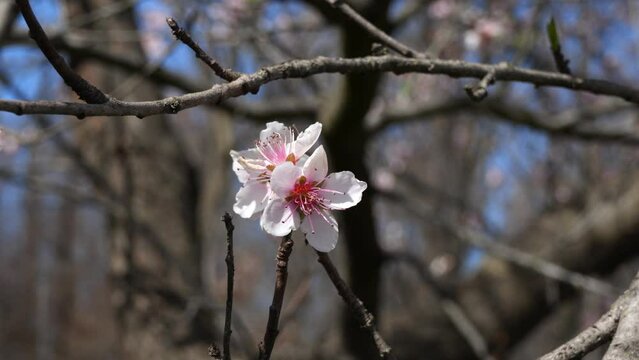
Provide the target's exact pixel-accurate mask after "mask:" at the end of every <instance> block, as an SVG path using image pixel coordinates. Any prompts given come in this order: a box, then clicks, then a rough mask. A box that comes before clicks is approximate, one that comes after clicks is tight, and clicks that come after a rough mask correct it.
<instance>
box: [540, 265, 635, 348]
mask: <svg viewBox="0 0 639 360" xmlns="http://www.w3.org/2000/svg"><path fill="white" fill-rule="evenodd" d="M638 290H639V274H637V275H636V276H635V279H634V280H633V282H632V283H631V284H630V287H629V288H628V290H626V291H625V293H624V294H623V295H621V296H620V297H619V298H618V299H617V301H615V303H614V304H612V306H611V307H610V310H609V311H608V312H606V313H605V314H603V315H602V316H601V318H599V320H597V321H596V322H595V323H594V324H593V325H592V326H590V327H589V328H588V329H586V330H584V331H582V332H581V333H580V334H579V335H577V336H575V337H574V338H572V339H571V340H569V341H567V342H565V343H564V344H562V345H561V346H560V347H558V348H557V349H555V350H553V351H552V352H550V353H548V354H546V355H544V356H542V357H541V358H539V360H576V359H581V358H582V357H584V356H585V355H587V354H588V353H590V352H591V351H593V350H595V349H596V348H598V347H599V346H601V345H603V344H605V343H606V342H608V341H610V339H612V337H613V335H614V333H615V331H616V329H617V326H618V325H619V319H620V318H621V316H622V313H623V312H624V310H625V309H627V306H628V304H629V303H634V304H635V306H636V304H637V299H638V298H639V297H638V295H639V294H638V293H637V291H638ZM635 311H636V309H635ZM634 317H635V318H634V319H633V320H634V321H635V322H636V321H637V319H639V316H637V314H635V315H634ZM626 318H628V317H626ZM619 326H620V325H619ZM636 334H637V333H636V332H635V334H634V336H636ZM610 348H611V349H612V345H611V347H610ZM609 352H610V350H609ZM624 359H625V358H624Z"/></svg>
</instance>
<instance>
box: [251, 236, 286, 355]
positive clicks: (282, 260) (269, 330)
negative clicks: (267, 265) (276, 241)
mask: <svg viewBox="0 0 639 360" xmlns="http://www.w3.org/2000/svg"><path fill="white" fill-rule="evenodd" d="M292 251H293V239H292V237H291V234H288V235H286V236H284V237H283V238H282V242H281V243H280V247H279V249H278V250H277V258H276V259H277V264H276V268H275V290H274V291H273V302H272V303H271V306H270V307H269V310H268V321H267V323H266V333H264V340H262V342H261V343H260V345H259V348H258V350H259V359H260V360H268V359H270V358H271V352H273V346H274V345H275V339H276V338H277V335H278V334H279V330H278V323H279V319H280V314H281V312H282V303H283V301H284V291H285V290H286V281H287V280H288V258H289V256H291V252H292Z"/></svg>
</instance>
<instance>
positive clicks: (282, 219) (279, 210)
mask: <svg viewBox="0 0 639 360" xmlns="http://www.w3.org/2000/svg"><path fill="white" fill-rule="evenodd" d="M299 223H300V216H299V214H298V213H297V211H295V210H293V209H292V207H291V206H288V205H287V204H286V201H285V200H283V199H281V198H278V197H274V198H272V199H270V200H269V201H268V203H267V204H266V207H265V208H264V212H263V213H262V217H261V218H260V225H261V226H262V229H264V231H266V232H267V233H269V234H271V235H273V236H284V235H287V234H288V233H290V232H291V231H293V230H295V229H297V227H298V226H299Z"/></svg>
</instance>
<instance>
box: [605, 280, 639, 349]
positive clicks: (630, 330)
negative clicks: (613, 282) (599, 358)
mask: <svg viewBox="0 0 639 360" xmlns="http://www.w3.org/2000/svg"><path fill="white" fill-rule="evenodd" d="M624 297H625V298H626V302H625V304H622V305H621V306H619V307H620V308H621V309H620V310H619V312H620V315H619V317H620V318H619V325H618V326H617V330H616V332H615V336H614V338H613V339H612V342H611V343H610V346H609V347H608V351H606V354H605V355H604V357H603V360H626V359H637V358H639V277H635V281H634V282H633V286H632V287H631V288H630V289H629V290H628V291H627V292H626V293H625V294H624Z"/></svg>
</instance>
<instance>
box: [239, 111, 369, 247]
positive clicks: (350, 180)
mask: <svg viewBox="0 0 639 360" xmlns="http://www.w3.org/2000/svg"><path fill="white" fill-rule="evenodd" d="M321 131H322V124H320V123H315V124H313V125H311V126H309V127H308V128H307V129H306V130H304V131H302V132H301V133H299V134H297V135H296V133H295V131H294V129H292V128H291V127H288V126H285V125H284V124H282V123H279V122H270V123H268V124H266V129H264V130H262V131H261V132H260V138H259V140H257V141H256V144H255V147H254V148H250V149H248V150H243V151H234V150H231V158H232V159H233V171H234V172H235V174H236V175H237V178H238V179H239V181H240V182H241V183H242V188H241V189H240V190H239V191H238V193H237V195H236V197H235V200H236V201H235V205H234V206H233V210H234V211H235V212H236V213H237V214H238V215H240V216H241V217H243V218H251V217H254V216H257V215H258V214H260V226H261V227H262V229H264V231H266V232H267V233H269V234H271V235H273V236H284V235H287V234H289V233H290V232H291V231H293V230H296V229H298V228H299V229H301V230H302V232H304V234H305V235H306V239H307V240H308V242H309V244H310V245H311V246H312V247H313V248H315V249H317V250H319V251H323V252H328V251H331V250H333V249H334V248H335V245H336V244H337V239H338V232H339V229H338V225H337V221H336V220H335V217H334V216H333V214H332V212H331V210H344V209H348V208H350V207H352V206H355V205H357V204H358V203H359V202H360V201H361V199H362V193H363V192H364V190H366V183H365V182H363V181H360V180H357V179H356V178H355V175H353V173H352V172H350V171H341V172H335V173H331V174H328V159H327V156H326V152H325V151H324V147H323V146H321V145H320V146H318V147H317V148H316V149H315V150H314V151H313V153H312V154H311V155H310V156H309V155H307V154H306V153H307V152H308V151H309V150H310V149H311V148H312V147H313V145H315V143H316V142H317V140H318V139H319V136H320V133H321Z"/></svg>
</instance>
